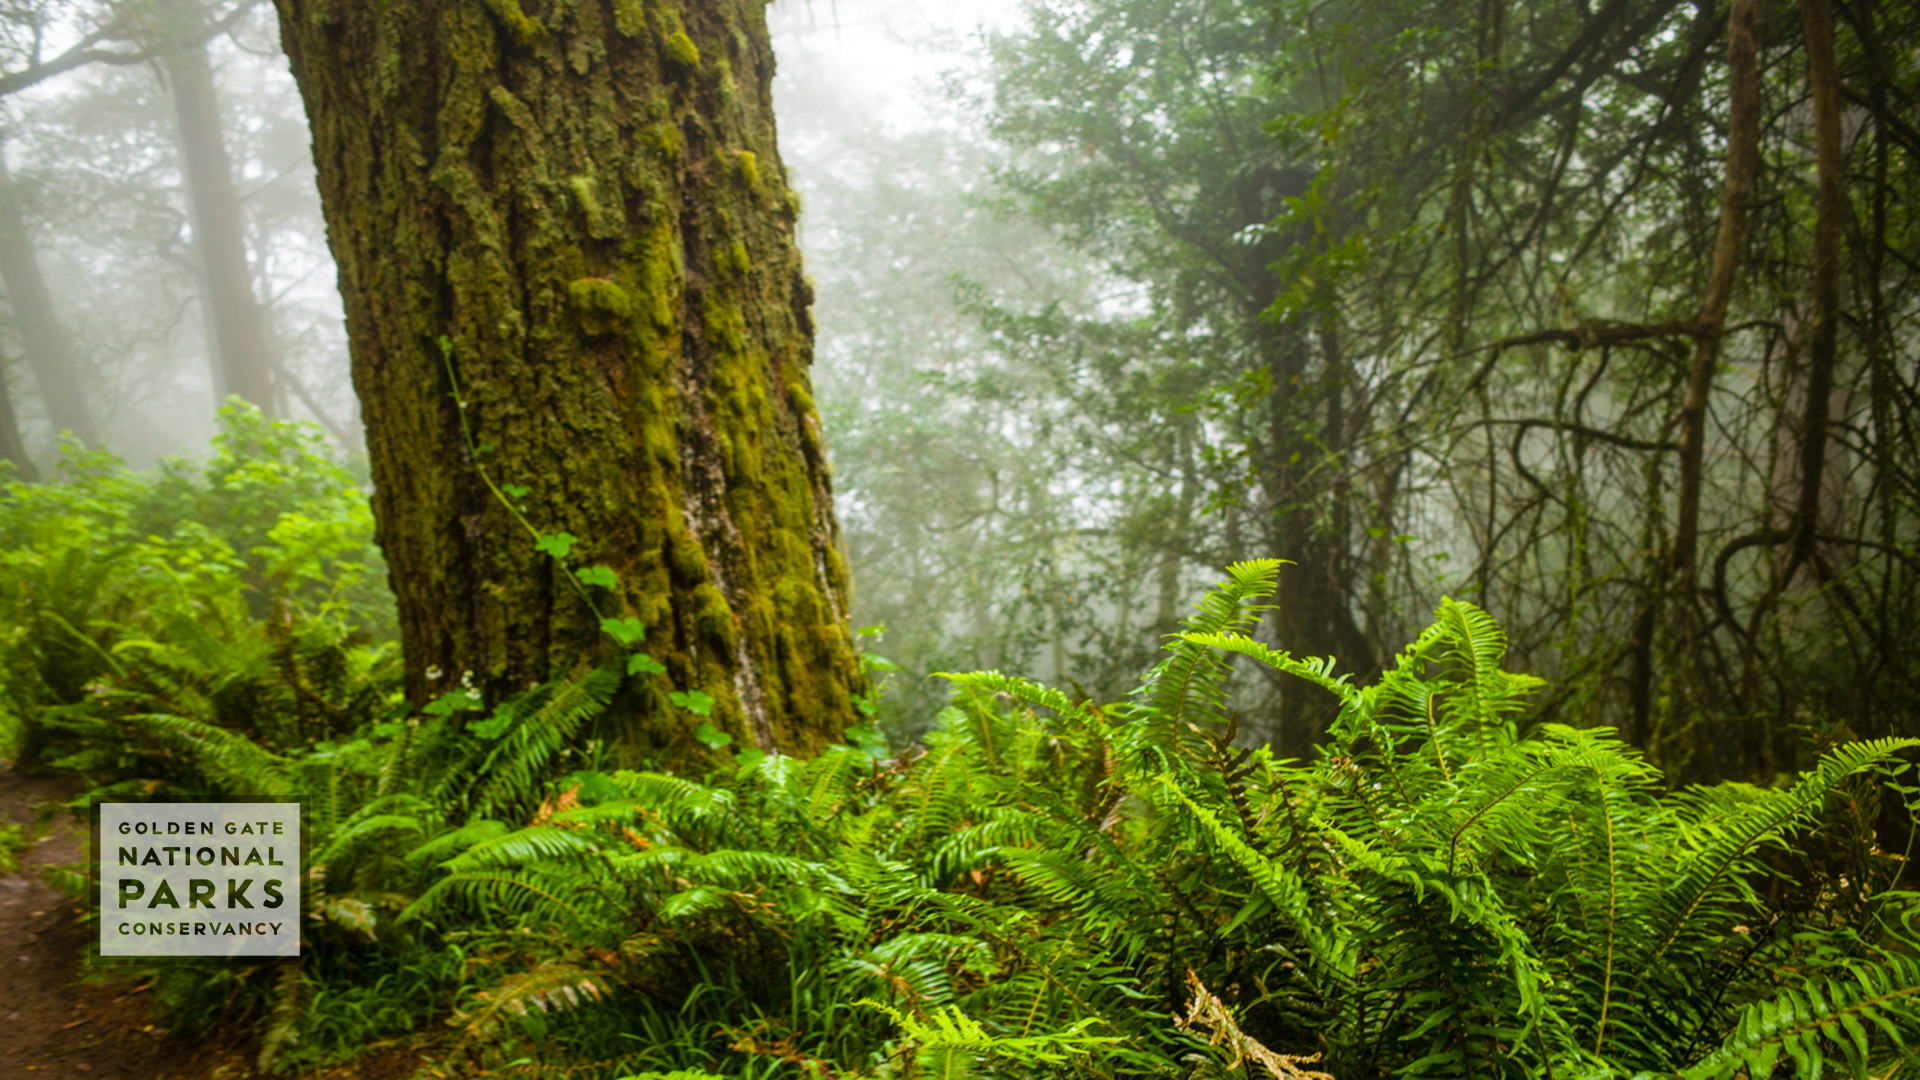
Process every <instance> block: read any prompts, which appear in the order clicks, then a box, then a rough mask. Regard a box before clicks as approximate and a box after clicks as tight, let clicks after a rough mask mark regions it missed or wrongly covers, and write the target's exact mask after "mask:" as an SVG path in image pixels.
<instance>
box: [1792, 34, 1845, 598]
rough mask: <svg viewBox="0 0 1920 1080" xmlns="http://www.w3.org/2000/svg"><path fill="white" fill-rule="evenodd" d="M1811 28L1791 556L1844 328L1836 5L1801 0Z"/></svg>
mask: <svg viewBox="0 0 1920 1080" xmlns="http://www.w3.org/2000/svg"><path fill="white" fill-rule="evenodd" d="M1800 17H1801V20H1802V23H1803V24H1804V25H1805V27H1806V34H1807V81H1808V83H1809V84H1810V85H1811V87H1812V89H1813V143H1814V168H1815V172H1816V187H1815V198H1814V213H1815V217H1814V226H1813V337H1812V340H1811V342H1810V343H1809V345H1808V349H1807V407H1806V412H1805V414H1804V417H1803V421H1802V427H1801V429H1800V502H1799V506H1798V507H1797V508H1796V509H1795V512H1794V524H1793V530H1794V535H1793V563H1794V565H1796V566H1797V565H1799V564H1801V563H1804V562H1807V561H1809V560H1811V559H1812V558H1813V552H1814V545H1815V537H1816V534H1817V533H1818V532H1819V518H1820V487H1821V480H1822V479H1823V478H1824V476H1825V474H1826V460H1827V455H1826V450H1827V414H1828V411H1829V409H1830V408H1831V404H1832V400H1833V361H1834V353H1835V352H1836V350H1837V348H1838V341H1839V330H1840V183H1841V174H1842V172H1843V171H1844V166H1843V163H1842V160H1841V151H1840V76H1839V73H1838V70H1837V67H1836V65H1835V62H1834V55H1833V12H1832V9H1831V8H1830V7H1829V6H1828V3H1827V0H1800Z"/></svg>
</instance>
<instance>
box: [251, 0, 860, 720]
mask: <svg viewBox="0 0 1920 1080" xmlns="http://www.w3.org/2000/svg"><path fill="white" fill-rule="evenodd" d="M279 12H280V17H281V32H282V40H283V42H284V44H285V47H286V51H287V54H288V56H289V59H290V60H291V61H292V65H293V70H294V74H295V77H296V79H297V80H298V81H299V83H300V87H301V90H302V93H303V95H304V96H305V99H306V104H307V114H308V116H309V118H310V120H311V122H312V127H313V139H314V157H315V161H316V163H317V165H318V167H319V172H320V189H321V193H322V199H323V202H324V204H325V206H326V212H327V218H328V225H329V237H330V240H331V244H332V247H333V251H334V255H335V257H336V259H337V260H338V262H339V266H340V288H341V294H342V297H343V298H344V300H345V304H346V311H347V324H348V328H349V335H350V341H351V344H352V351H353V362H354V380H355V386H356V389H357V390H358V392H359V396H360V400H361V403H362V408H363V412H364V417H365V422H366V427H367V446H368V451H369V456H370V459H371V463H372V468H373V479H374V484H375V492H374V508H375V515H376V518H377V521H378V530H379V533H378V535H379V539H380V542H381V546H382V549H383V550H384V552H385V554H386V558H387V561H388V564H389V565H390V567H391V568H392V582H393V586H394V592H395V594H396V597H397V600H398V604H399V612H400V626H401V639H402V642H403V645H404V648H405V652H406V657H407V684H408V689H409V692H410V693H411V694H412V695H413V697H414V698H415V699H416V700H425V699H426V698H428V697H430V696H431V695H433V694H434V693H435V692H437V689H438V688H439V687H440V686H444V685H446V684H445V683H438V682H437V680H439V679H441V678H447V679H459V678H461V677H462V676H463V674H464V673H468V672H470V673H471V675H472V678H473V679H474V680H475V682H476V683H477V684H478V685H479V686H480V687H482V688H484V690H485V692H486V694H487V696H488V697H490V698H493V697H504V696H506V695H508V694H511V693H514V692H518V691H519V690H521V689H524V688H525V687H526V686H527V685H528V684H529V683H530V682H533V681H537V680H541V679H544V678H546V677H547V676H549V675H550V674H552V673H554V672H556V671H562V672H563V671H569V670H572V669H574V668H575V667H576V666H577V665H579V664H581V663H583V662H591V661H592V660H593V658H594V657H595V656H596V654H597V652H598V651H599V650H601V649H602V648H604V646H603V644H602V643H603V642H605V641H606V640H607V639H606V638H605V637H604V636H603V633H602V629H601V620H602V618H603V617H606V618H633V619H638V620H639V621H640V622H641V623H642V624H644V627H645V638H644V646H645V648H646V649H647V654H646V655H647V656H648V657H649V658H654V657H657V658H658V660H655V661H653V663H655V664H660V663H664V667H665V672H664V681H666V682H670V683H671V684H672V685H675V686H679V687H683V688H687V689H690V690H691V689H697V690H699V691H701V692H703V693H706V694H709V695H711V696H712V697H713V698H714V699H716V700H717V701H718V704H717V705H715V706H714V717H715V720H716V722H717V723H719V724H720V726H721V727H723V728H724V729H725V730H727V731H728V732H730V733H731V734H732V735H733V736H734V737H736V738H739V739H742V740H746V741H750V742H752V743H754V744H756V745H758V746H759V747H761V748H762V749H773V748H776V747H777V748H779V749H781V750H786V751H796V750H806V749H808V748H811V747H814V746H817V745H819V744H820V743H821V741H822V740H823V739H825V738H827V737H829V736H830V735H832V734H835V733H837V732H838V730H839V729H840V728H842V727H844V726H845V724H846V723H847V721H848V719H849V718H850V716H851V712H852V703H851V692H852V690H853V689H854V687H855V685H856V678H857V674H856V671H855V668H854V660H853V654H852V650H851V648H850V644H849V637H848V634H847V627H846V610H847V592H848V581H847V573H846V569H845V566H844V564H843V563H842V561H841V557H840V554H839V552H838V551H837V550H835V546H834V537H835V533H836V531H837V526H836V524H835V522H834V518H833V510H832V501H831V494H830V485H829V481H828V475H827V463H826V457H825V450H824V447H823V445H822V443H821V435H820V431H819V426H818V420H817V419H816V417H815V414H814V407H813V402H812V395H811V391H810V388H809V381H808V377H807V368H808V364H809V362H810V359H811V355H812V341H811V333H812V327H811V323H810V319H809V316H808V312H807V307H808V304H809V302H810V299H811V298H810V295H809V290H808V287H807V285H806V283H805V280H804V279H803V278H802V277H801V275H800V268H799V259H798V255H797V252H796V251H795V249H794V247H793V218H794V205H793V202H792V201H791V200H790V198H789V195H788V193H787V189H786V183H785V172H784V170H783V169H782V167H781V166H780V158H779V154H778V152H777V150H776V148H775V145H774V132H773V118H772V113H771V106H770V102H769V100H768V81H769V79H770V78H771V76H772V56H771V53H770V52H769V50H768V46H767V36H766V28H765V23H764V21H763V15H762V12H761V8H760V5H758V4H753V3H735V2H715V3H702V4H693V5H687V6H685V7H679V6H675V5H649V6H647V7H646V8H645V9H642V8H640V7H638V6H634V5H627V4H614V3H593V4H584V5H574V6H562V5H554V6H552V7H550V8H548V7H532V8H523V7H522V6H520V5H517V4H515V3H501V4H491V5H486V6H481V5H472V4H464V3H427V4H410V5H407V6H406V7H404V8H394V9H390V10H386V11H379V10H375V9H371V8H355V7H342V6H337V5H320V4H309V3H306V2H305V0H285V2H283V3H281V4H279ZM536 540H538V541H539V546H538V548H536V545H535V541H536ZM589 564H591V567H592V570H591V572H590V573H585V574H576V573H574V568H576V567H578V568H586V567H588V566H589ZM602 568H604V569H602ZM587 589H592V590H595V591H593V592H586V591H585V590H587ZM621 634H622V636H623V637H631V636H632V635H631V631H630V630H627V631H621ZM635 644H641V643H640V642H635ZM636 664H638V665H639V666H637V667H636V668H635V669H634V670H636V671H644V670H645V667H646V665H645V663H644V662H639V661H636ZM649 678H652V676H649ZM639 681H640V682H641V683H643V684H647V680H639ZM633 697H634V704H635V706H636V707H637V708H638V709H639V710H641V713H642V714H644V713H645V712H648V711H651V710H653V709H654V707H655V706H654V702H655V700H657V698H658V697H659V695H658V694H657V693H656V694H648V693H645V692H636V693H635V694H634V695H633Z"/></svg>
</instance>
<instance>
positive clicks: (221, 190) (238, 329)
mask: <svg viewBox="0 0 1920 1080" xmlns="http://www.w3.org/2000/svg"><path fill="white" fill-rule="evenodd" d="M196 14H198V12H197V10H196ZM198 23H199V20H198V19H195V20H194V29H196V30H198V29H199V26H198ZM183 36H185V35H183ZM161 65H162V66H163V67H164V68H165V69H166V73H167V86H168V89H169V90H170V91H171V92H172V94H173V112H174V119H175V121H176V122H177V125H178V130H179V135H180V163H181V169H182V172H184V173H185V175H186V180H187V193H188V201H189V202H190V203H191V204H192V207H193V233H194V239H195V242H196V245H197V246H198V248H199V251H200V265H201V273H202V275H203V279H204V283H205V288H206V296H207V311H208V321H209V322H210V323H211V324H212V325H211V326H209V327H208V330H209V334H208V336H209V337H211V338H212V339H213V352H214V355H215V357H216V358H217V360H216V362H215V364H214V368H213V370H214V392H215V396H216V397H218V398H219V399H221V400H225V398H226V396H227V395H229V394H238V395H240V396H241V397H242V398H245V399H246V400H248V401H250V402H252V403H253V404H254V405H256V406H258V407H259V409H260V411H261V412H262V413H265V414H266V415H268V416H273V415H275V412H276V410H275V408H274V397H273V379H272V376H271V374H270V372H271V370H272V365H271V363H270V361H269V358H268V356H267V336H266V331H265V329H264V328H263V326H262V324H261V318H260V301H259V300H258V299H257V298H256V297H255V296H254V294H253V272H252V270H251V268H250V267H249V266H248V264H247V241H246V226H245V224H244V223H243V222H242V220H241V214H240V195H239V193H238V192H237V191H236V190H235V188H234V185H233V163H232V161H231V159H229V158H228V157H227V144H226V139H225V135H224V133H223V131H222V130H221V123H220V100H219V97H218V95H217V94H216V92H215V88H214V81H213V65H212V63H211V62H210V61H209V60H208V58H207V44H206V41H205V40H204V39H202V38H200V37H199V35H198V34H194V35H192V36H191V38H190V39H188V40H185V41H182V42H181V43H179V44H176V45H174V46H173V47H172V48H170V49H168V50H167V51H166V52H165V53H163V54H162V57H161Z"/></svg>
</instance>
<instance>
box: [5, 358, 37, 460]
mask: <svg viewBox="0 0 1920 1080" xmlns="http://www.w3.org/2000/svg"><path fill="white" fill-rule="evenodd" d="M0 461H10V462H12V463H13V476H12V477H11V479H16V480H37V479H39V474H38V473H37V472H36V471H35V470H34V467H33V459H32V458H30V457H28V456H27V444H26V443H25V442H23V441H22V440H21V438H20V421H19V419H18V418H16V417H15V416H14V414H13V389H12V387H9V386H8V385H7V376H6V369H5V366H4V365H0Z"/></svg>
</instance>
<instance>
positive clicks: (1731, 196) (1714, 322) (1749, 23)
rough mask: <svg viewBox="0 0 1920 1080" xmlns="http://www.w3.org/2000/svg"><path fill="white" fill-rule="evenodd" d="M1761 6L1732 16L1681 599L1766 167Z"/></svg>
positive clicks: (1677, 540) (1737, 5)
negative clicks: (1727, 328) (1732, 312)
mask: <svg viewBox="0 0 1920 1080" xmlns="http://www.w3.org/2000/svg"><path fill="white" fill-rule="evenodd" d="M1758 8H1759V4H1758V0H1733V9H1732V11H1731V12H1730V13H1729V15H1728V17H1727V83H1728V96H1729V98H1730V100H1729V104H1728V118H1727V178H1726V186H1725V188H1724V190H1723V194H1722V195H1721V198H1720V233H1719V235H1718V236H1717V237H1716V238H1715V240H1714V244H1713V267H1712V269H1711V270H1710V271H1709V273H1708V277H1707V292H1706V296H1705V297H1704V298H1703V299H1702V301H1701V303H1700V315H1699V317H1698V318H1697V319H1696V320H1695V322H1696V323H1697V324H1698V329H1697V330H1696V331H1695V335H1694V350H1693V368H1692V370H1691V371H1690V372H1689V373H1688V377H1687V394H1686V397H1685V399H1684V400H1683V402H1682V404H1681V406H1680V505H1679V520H1678V521H1677V522H1676V524H1675V526H1674V534H1673V563H1672V566H1673V570H1674V575H1675V578H1676V580H1677V581H1678V583H1679V587H1680V589H1681V590H1682V594H1683V595H1685V594H1689V593H1691V591H1692V588H1693V580H1694V562H1695V560H1696V559H1697V557H1698V553H1699V546H1700V486H1701V483H1702V479H1703V476H1702V473H1703V471H1704V466H1705V460H1706V433H1707V397H1708V395H1709V394H1710V393H1711V392H1712V390H1713V372H1714V368H1715V367H1716V366H1717V365H1718V364H1719V362H1720V332H1721V328H1722V327H1723V326H1724V325H1725V323H1726V319H1727V304H1728V302H1729V301H1730V300H1731V299H1732V297H1733V275H1734V270H1735V268H1736V267H1737V266H1738V265H1739V262H1740V242H1741V235H1742V233H1743V232H1744V230H1745V227H1746V216H1747V207H1748V205H1749V204H1751V203H1752V201H1753V183H1754V173H1755V172H1756V171H1757V170H1758V169H1759V165H1760V72H1759V62H1758V56H1759V44H1758V42H1759V30H1758V24H1759V15H1758Z"/></svg>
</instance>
